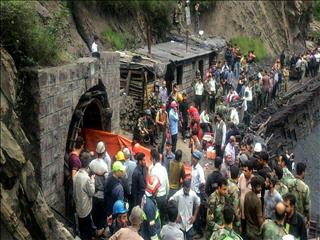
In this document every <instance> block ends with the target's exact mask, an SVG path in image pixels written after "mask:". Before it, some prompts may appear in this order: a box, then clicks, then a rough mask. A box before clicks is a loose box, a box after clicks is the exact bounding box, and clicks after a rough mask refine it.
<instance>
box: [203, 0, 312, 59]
mask: <svg viewBox="0 0 320 240" xmlns="http://www.w3.org/2000/svg"><path fill="white" fill-rule="evenodd" d="M313 7H314V6H313V1H217V2H216V4H215V7H213V8H212V9H210V10H208V11H205V12H204V13H203V14H202V15H201V18H202V23H201V27H202V28H203V29H204V30H205V32H206V33H207V34H209V35H218V36H223V37H225V38H226V39H230V38H232V37H234V36H251V37H255V38H258V39H261V40H262V41H263V42H264V45H265V47H266V48H267V49H268V52H269V53H271V54H272V55H274V54H278V53H279V52H280V51H281V50H282V49H284V48H286V49H301V48H304V46H305V42H304V38H305V36H306V35H307V33H306V29H307V26H308V23H309V22H310V20H311V16H312V14H311V13H312V10H313Z"/></svg>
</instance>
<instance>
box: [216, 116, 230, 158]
mask: <svg viewBox="0 0 320 240" xmlns="http://www.w3.org/2000/svg"><path fill="white" fill-rule="evenodd" d="M216 118H217V125H216V131H215V133H216V134H215V135H214V138H215V139H214V141H215V149H216V152H217V156H219V157H221V158H222V157H223V152H224V144H225V142H226V133H227V127H226V124H225V123H224V121H223V117H222V113H220V112H217V114H216Z"/></svg>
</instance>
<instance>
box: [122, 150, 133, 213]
mask: <svg viewBox="0 0 320 240" xmlns="http://www.w3.org/2000/svg"><path fill="white" fill-rule="evenodd" d="M122 151H123V153H124V156H125V159H126V160H125V161H124V164H123V165H124V166H125V167H126V170H127V180H128V192H129V193H128V201H129V212H131V209H132V207H133V206H134V205H133V196H132V191H131V190H132V175H133V172H134V170H135V168H136V167H137V163H136V162H135V161H134V159H133V158H132V156H131V152H130V150H129V148H124V149H123V150H122Z"/></svg>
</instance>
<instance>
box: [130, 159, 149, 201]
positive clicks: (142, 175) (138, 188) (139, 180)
mask: <svg viewBox="0 0 320 240" xmlns="http://www.w3.org/2000/svg"><path fill="white" fill-rule="evenodd" d="M135 158H136V160H137V167H136V168H135V169H134V171H133V174H132V185H131V193H132V198H133V206H136V205H140V204H141V199H142V197H143V195H144V192H145V190H146V185H147V183H146V175H147V169H146V157H145V155H144V153H137V154H136V156H135Z"/></svg>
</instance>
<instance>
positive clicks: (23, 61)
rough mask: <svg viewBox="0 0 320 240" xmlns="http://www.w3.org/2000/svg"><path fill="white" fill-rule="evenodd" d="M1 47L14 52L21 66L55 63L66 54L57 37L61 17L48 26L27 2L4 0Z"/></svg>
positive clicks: (17, 62) (0, 20)
mask: <svg viewBox="0 0 320 240" xmlns="http://www.w3.org/2000/svg"><path fill="white" fill-rule="evenodd" d="M0 6H1V15H0V22H1V40H0V42H1V46H2V47H4V48H6V49H7V50H8V52H9V53H10V54H11V55H12V57H13V59H14V60H15V63H16V65H17V66H18V67H22V66H33V65H56V64H58V63H59V62H60V57H61V56H63V53H62V51H61V49H62V41H59V40H60V39H59V38H58V29H59V26H57V24H58V22H59V21H58V20H57V19H55V18H53V21H49V23H48V26H47V28H45V27H44V26H43V25H42V24H41V22H40V18H39V16H38V15H37V13H36V12H35V11H34V9H33V8H32V3H30V2H25V1H1V5H0Z"/></svg>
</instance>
